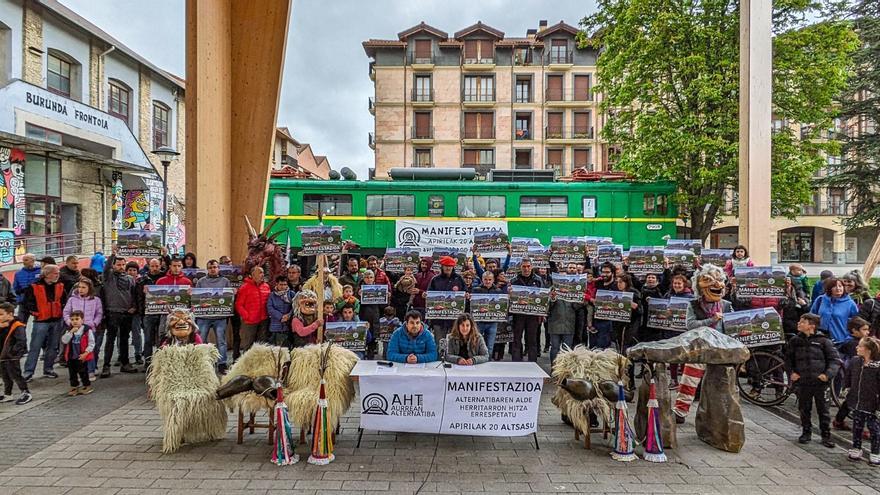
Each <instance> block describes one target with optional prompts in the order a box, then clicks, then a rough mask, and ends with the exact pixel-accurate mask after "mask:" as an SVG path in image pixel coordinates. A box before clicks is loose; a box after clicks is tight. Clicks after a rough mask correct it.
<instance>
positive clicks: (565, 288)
mask: <svg viewBox="0 0 880 495" xmlns="http://www.w3.org/2000/svg"><path fill="white" fill-rule="evenodd" d="M553 289H555V290H556V297H558V298H559V299H562V300H563V301H568V302H572V303H582V302H584V292H585V291H586V290H587V274H586V273H575V274H572V275H569V274H567V273H554V274H553Z"/></svg>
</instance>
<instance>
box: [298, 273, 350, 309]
mask: <svg viewBox="0 0 880 495" xmlns="http://www.w3.org/2000/svg"><path fill="white" fill-rule="evenodd" d="M324 283H325V284H329V285H330V294H331V295H332V296H333V302H334V303H335V302H336V301H338V300H340V299H342V285H340V284H339V279H338V278H336V277H334V276H333V275H330V274H329V273H327V274H324ZM320 285H321V284H320V283H319V282H318V275H312V276H311V278H309V279H308V280H306V282H305V283H304V284H303V287H302V288H303V289H308V290H310V291H312V292H314V293H315V294H317V293H318V291H321V294H323V293H324V292H323V289H322V288H321V287H320Z"/></svg>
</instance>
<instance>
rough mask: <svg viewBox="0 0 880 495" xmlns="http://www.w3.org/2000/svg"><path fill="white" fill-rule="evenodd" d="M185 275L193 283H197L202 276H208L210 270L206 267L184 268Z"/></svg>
mask: <svg viewBox="0 0 880 495" xmlns="http://www.w3.org/2000/svg"><path fill="white" fill-rule="evenodd" d="M183 276H184V277H186V278H188V279H190V280H191V281H192V283H193V285H196V282H198V281H199V279H200V278H202V277H207V276H208V271H207V270H205V269H204V268H184V269H183Z"/></svg>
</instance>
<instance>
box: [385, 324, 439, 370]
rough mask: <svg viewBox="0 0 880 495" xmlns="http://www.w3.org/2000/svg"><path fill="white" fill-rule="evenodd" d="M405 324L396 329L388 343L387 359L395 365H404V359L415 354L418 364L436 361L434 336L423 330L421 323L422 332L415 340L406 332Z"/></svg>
mask: <svg viewBox="0 0 880 495" xmlns="http://www.w3.org/2000/svg"><path fill="white" fill-rule="evenodd" d="M405 325H406V323H404V324H403V325H400V326H399V327H397V330H395V331H394V333H393V334H391V340H389V341H388V353H387V355H388V359H389V360H391V361H394V362H395V363H405V362H406V357H407V356H409V355H410V354H415V355H416V359H417V361H418V362H419V363H430V362H431V361H436V360H437V344H436V343H434V335H433V334H431V332H429V331H428V330H427V329H425V326H424V323H422V331H421V333H419V334H418V335H417V336H416V337H415V338H412V337H410V336H409V334H408V333H407V332H406V326H405Z"/></svg>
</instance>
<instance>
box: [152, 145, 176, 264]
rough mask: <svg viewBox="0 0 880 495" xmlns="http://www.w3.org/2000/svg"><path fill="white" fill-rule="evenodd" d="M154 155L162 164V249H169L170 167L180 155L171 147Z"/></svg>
mask: <svg viewBox="0 0 880 495" xmlns="http://www.w3.org/2000/svg"><path fill="white" fill-rule="evenodd" d="M153 154H154V155H156V156H158V157H159V161H160V162H162V247H164V248H166V249H167V248H168V242H167V238H166V235H167V233H168V166H169V165H171V160H174V157H176V156H177V155H179V154H180V153H178V152H176V151H174V149H173V148H171V147H169V146H160V147H159V148H158V149H155V150H153Z"/></svg>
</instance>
